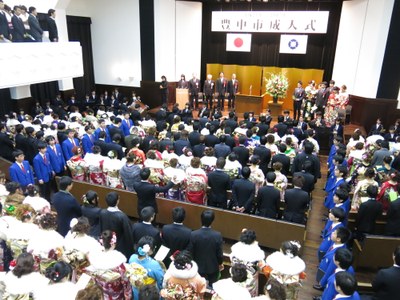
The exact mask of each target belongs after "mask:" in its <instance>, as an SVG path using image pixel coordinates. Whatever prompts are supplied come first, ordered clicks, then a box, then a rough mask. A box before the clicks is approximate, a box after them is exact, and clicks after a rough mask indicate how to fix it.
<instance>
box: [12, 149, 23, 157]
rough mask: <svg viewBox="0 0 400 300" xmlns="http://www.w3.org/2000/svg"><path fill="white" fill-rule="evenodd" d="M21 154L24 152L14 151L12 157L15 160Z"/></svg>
mask: <svg viewBox="0 0 400 300" xmlns="http://www.w3.org/2000/svg"><path fill="white" fill-rule="evenodd" d="M21 154H24V152H23V151H22V150H15V151H13V153H12V156H13V157H14V158H16V157H17V156H20V155H21Z"/></svg>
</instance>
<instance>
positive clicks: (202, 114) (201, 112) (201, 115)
mask: <svg viewBox="0 0 400 300" xmlns="http://www.w3.org/2000/svg"><path fill="white" fill-rule="evenodd" d="M198 117H199V118H204V117H205V118H208V117H210V110H209V109H208V108H207V107H205V106H204V108H202V109H201V110H199V114H198Z"/></svg>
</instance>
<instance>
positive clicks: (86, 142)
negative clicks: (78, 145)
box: [82, 133, 94, 154]
mask: <svg viewBox="0 0 400 300" xmlns="http://www.w3.org/2000/svg"><path fill="white" fill-rule="evenodd" d="M93 142H94V135H93V134H92V135H90V136H89V135H88V134H87V133H85V134H84V135H83V137H82V148H83V152H84V153H85V154H86V153H92V147H93V145H94V144H93Z"/></svg>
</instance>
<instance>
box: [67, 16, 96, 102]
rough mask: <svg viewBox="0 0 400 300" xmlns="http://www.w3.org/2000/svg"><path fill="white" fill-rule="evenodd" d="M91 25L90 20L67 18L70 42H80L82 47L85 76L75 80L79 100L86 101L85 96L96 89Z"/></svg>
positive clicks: (85, 18)
mask: <svg viewBox="0 0 400 300" xmlns="http://www.w3.org/2000/svg"><path fill="white" fill-rule="evenodd" d="M90 24H92V20H91V19H90V18H87V17H75V16H67V28H68V37H69V41H70V42H80V43H81V46H82V57H83V73H84V76H83V77H78V78H74V87H75V93H76V95H77V98H78V99H84V97H85V94H86V93H89V92H90V91H92V90H93V89H94V88H95V81H94V69H93V52H92V34H91V31H90Z"/></svg>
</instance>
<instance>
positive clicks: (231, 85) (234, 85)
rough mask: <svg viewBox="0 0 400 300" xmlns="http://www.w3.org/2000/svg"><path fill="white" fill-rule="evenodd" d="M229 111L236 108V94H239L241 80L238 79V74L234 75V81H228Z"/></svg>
mask: <svg viewBox="0 0 400 300" xmlns="http://www.w3.org/2000/svg"><path fill="white" fill-rule="evenodd" d="M227 92H228V93H229V95H228V109H229V108H234V107H235V99H236V94H237V93H238V92H239V80H237V79H236V74H235V73H234V74H232V79H231V80H229V81H228V90H227Z"/></svg>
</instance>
